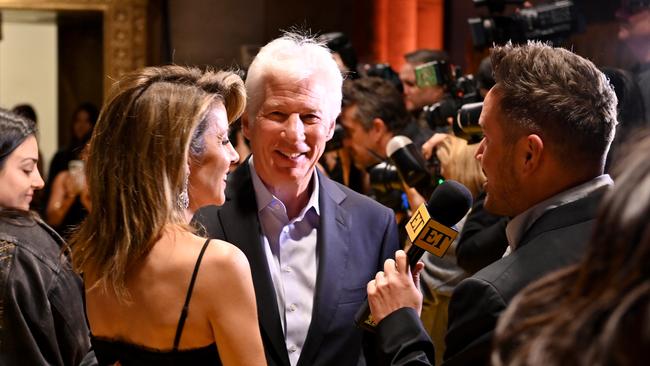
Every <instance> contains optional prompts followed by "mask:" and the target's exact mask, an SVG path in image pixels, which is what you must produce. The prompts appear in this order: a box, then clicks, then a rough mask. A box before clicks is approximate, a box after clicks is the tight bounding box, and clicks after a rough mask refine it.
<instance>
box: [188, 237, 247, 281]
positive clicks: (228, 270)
mask: <svg viewBox="0 0 650 366" xmlns="http://www.w3.org/2000/svg"><path fill="white" fill-rule="evenodd" d="M200 240H201V241H202V242H205V240H206V239H204V238H201V239H200ZM202 262H203V263H202V264H201V270H202V271H203V270H204V268H203V267H204V266H205V267H207V268H206V270H207V271H208V272H212V274H219V275H220V276H222V277H223V276H225V277H232V275H235V274H236V275H241V274H242V272H246V273H248V274H249V275H250V267H249V264H248V259H246V255H245V254H244V253H243V252H242V251H241V250H240V249H239V248H237V247H236V246H234V245H233V244H231V243H229V242H227V241H224V240H219V239H210V243H209V244H208V246H207V248H206V250H205V254H204V255H203V260H202Z"/></svg>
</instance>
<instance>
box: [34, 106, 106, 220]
mask: <svg viewBox="0 0 650 366" xmlns="http://www.w3.org/2000/svg"><path fill="white" fill-rule="evenodd" d="M98 116H99V110H98V109H97V107H95V105H94V104H92V103H87V102H86V103H82V104H80V105H79V106H78V107H77V109H75V112H74V113H73V114H72V124H71V128H72V135H71V139H70V143H69V144H68V146H66V147H63V148H61V149H59V150H58V151H57V152H56V154H54V156H53V157H52V161H51V162H50V169H49V170H48V171H47V180H46V181H45V188H44V189H43V196H44V197H43V200H44V202H43V207H41V214H42V215H43V217H47V209H48V207H47V206H48V204H49V202H50V195H51V191H52V185H53V183H54V180H55V178H56V176H57V175H59V173H60V172H62V171H65V170H67V169H68V168H69V164H70V161H72V160H79V154H81V150H83V148H84V146H85V145H86V143H87V142H88V140H89V139H90V136H91V135H92V132H93V128H94V127H95V123H96V122H97V117H98Z"/></svg>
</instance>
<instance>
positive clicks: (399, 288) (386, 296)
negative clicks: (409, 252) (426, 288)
mask: <svg viewBox="0 0 650 366" xmlns="http://www.w3.org/2000/svg"><path fill="white" fill-rule="evenodd" d="M422 268H424V263H422V262H418V264H417V265H416V266H415V269H414V271H413V273H411V271H410V269H409V267H408V260H407V258H406V253H404V251H403V250H398V251H397V252H395V260H393V259H387V260H386V262H384V271H383V272H381V271H380V272H378V273H377V276H376V277H375V279H374V280H372V281H370V282H369V283H368V303H369V304H370V312H371V313H372V319H373V321H374V322H375V323H377V324H379V322H380V321H382V319H384V318H385V317H386V316H387V315H389V314H390V313H392V312H393V311H395V310H397V309H400V308H403V307H412V308H413V309H415V310H416V311H417V312H418V314H420V312H421V311H422V294H421V293H420V290H418V287H419V282H420V271H421V270H422Z"/></svg>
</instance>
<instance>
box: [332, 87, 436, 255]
mask: <svg viewBox="0 0 650 366" xmlns="http://www.w3.org/2000/svg"><path fill="white" fill-rule="evenodd" d="M340 122H341V125H342V126H343V128H344V130H345V138H344V146H345V147H346V148H347V150H348V151H349V153H350V156H351V158H352V163H353V164H354V166H355V167H356V168H357V169H359V170H361V171H369V170H370V169H372V168H373V167H375V166H377V164H379V163H382V162H384V161H386V160H387V159H388V157H387V155H386V145H387V144H388V141H389V140H390V139H391V138H392V137H393V136H395V135H402V134H403V135H406V136H409V137H410V138H411V139H412V140H413V141H415V144H416V146H420V145H421V144H422V141H423V140H424V139H426V138H427V137H428V134H429V133H430V131H426V130H425V131H421V130H420V129H418V128H417V127H416V126H414V121H413V120H412V118H411V116H410V115H409V113H408V112H407V110H406V107H405V105H404V101H403V100H402V96H401V95H400V93H399V92H398V91H397V89H396V88H395V87H394V86H393V85H392V84H391V83H390V82H389V81H387V80H384V79H381V78H377V77H365V78H361V79H357V80H349V81H346V82H345V83H344V84H343V109H342V112H341V115H340ZM398 187H399V188H401V183H400V184H399V185H398ZM362 193H365V194H367V195H370V196H372V197H373V198H374V199H376V200H377V201H378V202H380V203H382V204H383V205H385V206H387V207H390V208H391V209H393V211H395V213H396V218H397V221H398V223H399V222H401V221H403V220H404V219H406V208H407V207H405V204H404V199H403V197H402V196H403V194H402V192H401V191H400V190H399V189H389V188H385V189H384V188H382V189H372V188H371V187H366V189H365V190H364V192H362ZM400 228H402V229H403V225H400ZM401 237H405V236H404V235H403V236H401ZM402 242H403V241H402Z"/></svg>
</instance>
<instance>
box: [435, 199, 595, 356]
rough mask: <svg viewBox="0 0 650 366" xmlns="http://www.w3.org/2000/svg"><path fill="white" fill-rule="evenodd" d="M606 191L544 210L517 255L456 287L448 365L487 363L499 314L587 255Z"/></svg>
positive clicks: (497, 262)
mask: <svg viewBox="0 0 650 366" xmlns="http://www.w3.org/2000/svg"><path fill="white" fill-rule="evenodd" d="M605 191H606V187H603V188H601V189H599V190H597V191H595V192H593V193H591V194H590V195H588V196H587V197H585V198H582V199H580V200H577V201H574V202H571V203H569V204H566V205H563V206H560V207H558V208H555V209H552V210H550V211H548V212H546V213H545V214H544V215H542V217H540V218H539V219H538V220H537V221H536V222H535V223H534V224H533V226H532V227H531V228H530V229H529V230H528V231H527V232H526V233H525V234H524V237H523V238H522V240H521V243H520V244H519V247H518V248H517V249H516V250H515V251H514V252H513V253H511V254H510V255H508V256H506V257H505V258H502V259H499V260H498V261H496V262H494V263H492V264H491V265H489V266H487V267H485V268H484V269H482V270H481V271H479V272H477V273H476V274H475V275H473V276H472V277H470V278H467V279H465V280H464V281H462V282H461V283H460V284H459V285H458V286H457V287H456V289H455V291H454V293H453V295H452V298H451V302H450V304H449V326H448V329H447V335H446V337H445V342H446V346H447V348H446V351H445V361H444V365H485V364H489V358H490V350H491V345H492V336H493V332H494V328H495V326H496V322H497V319H498V318H499V315H500V314H501V312H502V311H503V310H504V309H505V308H506V306H507V305H508V304H509V303H510V301H511V300H512V298H513V297H514V296H515V295H516V294H517V293H518V292H519V291H520V290H521V289H522V288H524V287H525V286H526V285H528V284H529V283H531V282H533V281H535V280H536V279H538V278H540V277H542V276H543V275H545V274H547V273H550V272H552V271H554V270H556V269H559V268H562V267H565V266H568V265H571V264H574V263H577V262H578V261H579V260H580V259H581V258H582V257H583V255H584V252H585V248H586V245H587V242H588V240H589V238H590V237H591V232H592V228H593V225H594V222H595V217H596V212H597V209H598V204H599V202H600V200H601V198H602V196H603V195H604V193H605Z"/></svg>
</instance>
